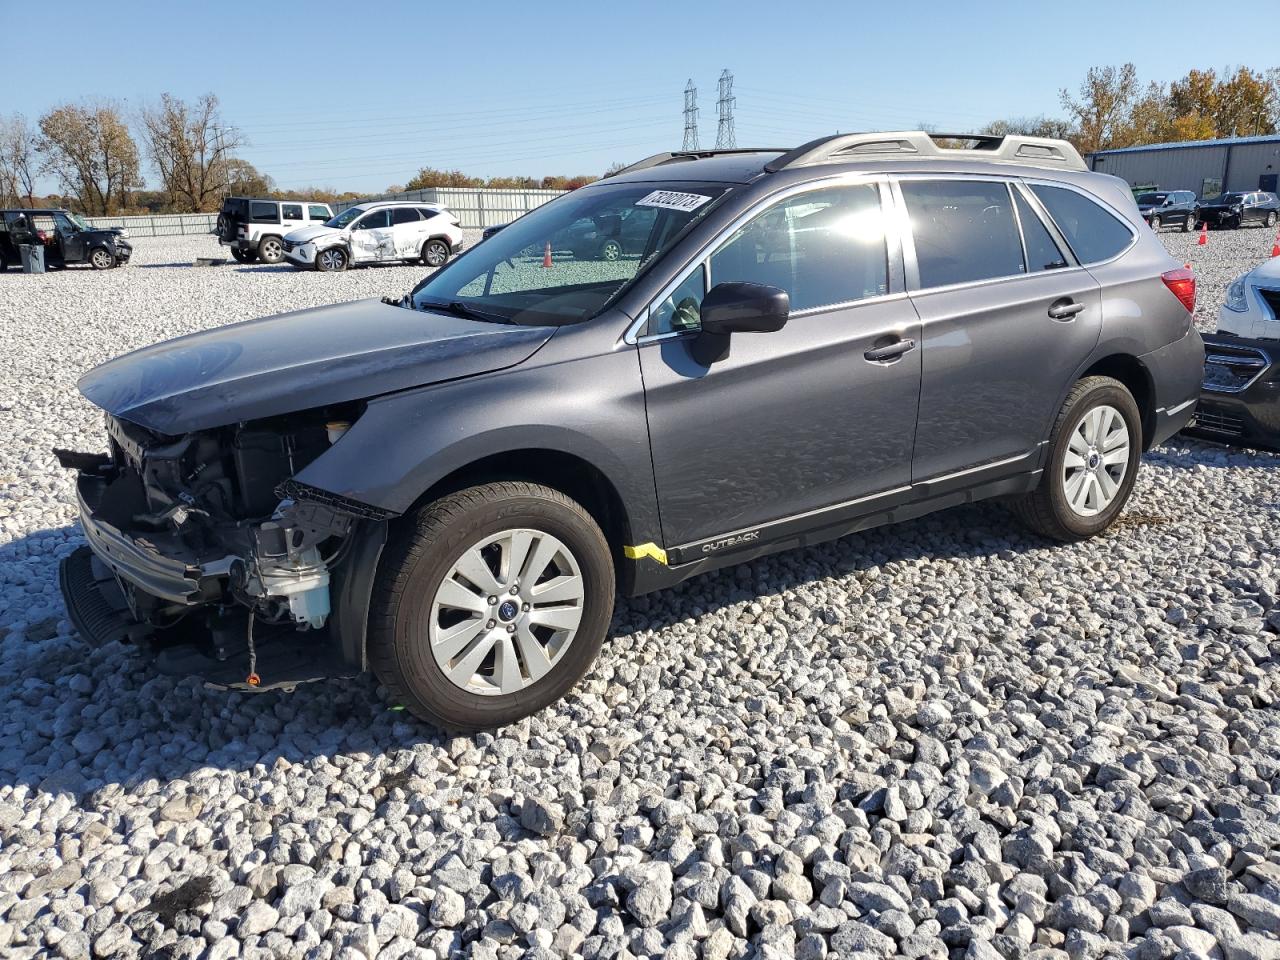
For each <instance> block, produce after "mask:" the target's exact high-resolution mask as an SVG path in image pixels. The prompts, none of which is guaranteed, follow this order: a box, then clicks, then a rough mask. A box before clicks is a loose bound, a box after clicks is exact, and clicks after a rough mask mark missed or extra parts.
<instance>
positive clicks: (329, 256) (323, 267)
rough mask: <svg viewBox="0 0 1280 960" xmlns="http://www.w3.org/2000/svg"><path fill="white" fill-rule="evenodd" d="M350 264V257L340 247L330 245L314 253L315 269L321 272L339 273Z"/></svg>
mask: <svg viewBox="0 0 1280 960" xmlns="http://www.w3.org/2000/svg"><path fill="white" fill-rule="evenodd" d="M349 266H351V258H350V257H349V256H348V255H347V251H345V250H343V249H342V248H341V247H330V248H329V249H328V250H321V251H320V252H319V253H317V254H316V269H317V270H319V271H320V272H321V273H341V272H342V271H343V270H345V269H347V267H349Z"/></svg>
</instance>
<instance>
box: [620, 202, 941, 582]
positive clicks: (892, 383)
mask: <svg viewBox="0 0 1280 960" xmlns="http://www.w3.org/2000/svg"><path fill="white" fill-rule="evenodd" d="M887 198H888V191H887V185H885V184H883V183H881V182H867V181H865V180H863V181H860V182H846V183H842V184H838V185H833V184H832V183H831V182H830V181H828V182H827V183H826V184H824V185H816V184H810V185H807V186H806V187H804V188H800V189H798V190H796V191H794V192H793V193H792V195H789V196H786V197H784V198H782V199H778V200H776V201H774V202H772V203H770V204H769V205H767V206H766V207H765V208H763V209H759V210H757V211H755V212H753V213H752V214H749V215H747V216H746V217H744V219H743V220H740V221H739V222H738V223H737V224H735V225H733V226H732V227H730V228H729V229H728V231H727V232H726V233H725V234H724V235H722V237H721V238H720V239H719V240H718V241H717V242H716V243H715V244H713V245H712V246H711V247H710V248H709V250H708V253H709V255H708V256H704V257H702V258H700V259H699V260H698V262H697V263H695V264H694V265H692V266H691V267H690V268H689V269H688V270H686V271H685V273H684V275H683V276H682V277H680V278H678V279H676V280H675V281H673V283H672V284H671V285H670V286H669V287H668V289H667V290H666V291H665V292H664V293H663V294H661V295H659V297H658V298H657V299H656V300H655V301H654V302H653V304H651V306H650V308H649V315H648V321H647V325H646V327H645V328H644V336H642V337H641V338H640V340H639V351H640V365H641V371H642V373H643V376H644V384H645V404H646V408H647V411H648V417H649V432H650V440H651V445H652V454H653V468H654V476H655V480H656V484H657V492H658V498H659V502H660V504H661V513H662V530H663V538H664V541H665V542H666V543H667V544H668V545H669V546H671V547H682V546H683V547H685V548H686V549H687V551H688V553H689V555H690V556H689V558H690V559H696V558H697V557H698V556H703V555H708V554H713V553H719V552H721V551H723V550H731V549H733V548H734V547H735V546H737V545H739V544H750V543H754V542H756V541H757V540H767V539H771V538H772V537H773V536H775V534H776V531H777V528H775V530H774V531H772V532H771V531H769V530H761V529H760V528H761V527H762V526H763V525H767V524H769V523H770V522H771V521H784V520H785V521H788V523H789V524H794V523H808V524H809V525H810V526H814V527H817V526H820V525H821V522H822V521H821V518H820V517H815V516H809V517H806V516H804V515H806V514H809V513H810V512H811V511H822V510H823V509H824V508H828V507H835V506H837V505H840V506H842V507H843V508H845V509H855V510H856V509H857V507H856V504H852V502H853V501H859V500H862V499H864V498H869V497H873V496H874V495H876V494H880V493H887V492H889V491H898V492H900V491H902V490H904V489H905V487H906V486H907V484H908V482H909V474H910V461H911V446H912V438H913V435H914V432H915V420H916V401H917V398H918V395H919V389H920V351H919V350H918V349H915V346H916V342H917V340H918V337H919V329H918V328H919V322H918V320H917V318H916V314H915V310H914V309H913V308H912V306H911V302H910V301H909V300H908V299H907V297H906V295H905V292H904V290H903V287H902V281H901V254H900V250H899V248H898V244H897V236H896V232H895V231H893V230H886V229H885V225H886V223H889V222H891V221H890V220H887V219H886V218H885V217H884V216H883V214H882V200H885V201H887ZM726 281H749V282H753V283H761V284H768V285H772V286H776V287H781V288H782V289H784V290H786V291H787V292H788V293H789V294H790V296H791V315H790V318H789V320H788V322H787V325H786V326H785V327H784V328H783V329H782V330H780V331H777V332H775V333H742V334H734V335H733V338H732V342H731V346H730V350H729V355H728V357H727V358H725V359H723V360H719V361H717V362H715V363H712V364H710V365H704V364H702V363H700V362H698V360H696V359H695V358H694V356H693V354H692V352H691V344H692V342H693V341H694V339H695V338H696V336H697V332H698V329H699V318H698V312H699V307H700V304H701V301H702V298H703V296H704V295H705V293H706V291H707V289H708V288H709V286H714V285H716V284H718V283H722V282H726Z"/></svg>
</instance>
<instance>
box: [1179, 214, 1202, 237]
mask: <svg viewBox="0 0 1280 960" xmlns="http://www.w3.org/2000/svg"><path fill="white" fill-rule="evenodd" d="M1199 222H1200V213H1199V211H1194V212H1192V213H1188V214H1187V219H1185V220H1183V221H1182V232H1183V233H1190V232H1191V231H1192V230H1194V229H1195V226H1196V224H1197V223H1199Z"/></svg>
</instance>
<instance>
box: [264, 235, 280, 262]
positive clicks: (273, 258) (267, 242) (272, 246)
mask: <svg viewBox="0 0 1280 960" xmlns="http://www.w3.org/2000/svg"><path fill="white" fill-rule="evenodd" d="M258 259H259V260H261V261H262V262H263V263H279V262H280V261H281V260H283V259H284V241H283V240H281V239H280V238H279V237H277V236H276V235H275V234H273V233H272V234H267V235H266V236H265V237H263V238H262V239H261V240H259V241H258Z"/></svg>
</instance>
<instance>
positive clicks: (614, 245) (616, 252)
mask: <svg viewBox="0 0 1280 960" xmlns="http://www.w3.org/2000/svg"><path fill="white" fill-rule="evenodd" d="M600 259H601V260H608V261H610V262H613V261H615V260H621V259H622V244H620V243H619V242H618V241H617V240H606V241H605V242H604V243H603V244H602V245H601V247H600Z"/></svg>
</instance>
